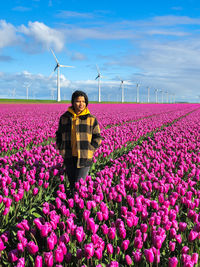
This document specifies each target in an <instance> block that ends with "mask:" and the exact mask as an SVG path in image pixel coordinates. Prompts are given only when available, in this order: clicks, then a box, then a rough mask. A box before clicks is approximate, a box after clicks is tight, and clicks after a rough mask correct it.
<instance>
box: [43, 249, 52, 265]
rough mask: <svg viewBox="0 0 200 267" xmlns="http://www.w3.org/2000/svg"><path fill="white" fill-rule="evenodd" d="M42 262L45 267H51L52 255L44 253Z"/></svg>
mask: <svg viewBox="0 0 200 267" xmlns="http://www.w3.org/2000/svg"><path fill="white" fill-rule="evenodd" d="M44 261H45V264H46V266H47V267H52V266H53V253H52V251H50V252H44Z"/></svg>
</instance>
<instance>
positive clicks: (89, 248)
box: [84, 243, 94, 259]
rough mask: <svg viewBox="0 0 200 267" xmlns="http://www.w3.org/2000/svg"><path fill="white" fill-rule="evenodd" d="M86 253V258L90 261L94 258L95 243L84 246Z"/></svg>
mask: <svg viewBox="0 0 200 267" xmlns="http://www.w3.org/2000/svg"><path fill="white" fill-rule="evenodd" d="M84 251H85V257H86V258H87V259H90V258H91V257H93V255H94V246H93V243H90V244H86V245H85V246H84Z"/></svg>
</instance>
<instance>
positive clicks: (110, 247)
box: [106, 243, 113, 255]
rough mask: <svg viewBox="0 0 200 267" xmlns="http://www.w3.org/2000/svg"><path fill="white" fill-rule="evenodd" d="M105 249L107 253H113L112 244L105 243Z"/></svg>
mask: <svg viewBox="0 0 200 267" xmlns="http://www.w3.org/2000/svg"><path fill="white" fill-rule="evenodd" d="M106 249H107V252H108V254H110V255H111V254H113V246H112V244H110V243H109V244H107V246H106Z"/></svg>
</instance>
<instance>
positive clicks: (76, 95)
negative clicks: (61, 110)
mask: <svg viewBox="0 0 200 267" xmlns="http://www.w3.org/2000/svg"><path fill="white" fill-rule="evenodd" d="M79 96H83V97H84V98H85V103H86V107H87V105H88V96H87V95H86V93H85V92H83V91H79V90H77V91H75V92H74V93H73V94H72V99H71V103H72V106H73V104H74V102H75V99H76V98H77V97H79Z"/></svg>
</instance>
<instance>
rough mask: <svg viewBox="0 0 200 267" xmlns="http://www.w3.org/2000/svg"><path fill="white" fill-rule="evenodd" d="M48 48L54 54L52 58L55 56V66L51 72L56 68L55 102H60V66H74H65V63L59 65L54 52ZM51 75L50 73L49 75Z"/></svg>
mask: <svg viewBox="0 0 200 267" xmlns="http://www.w3.org/2000/svg"><path fill="white" fill-rule="evenodd" d="M50 50H51V53H52V54H53V56H54V58H55V60H56V63H57V64H56V66H55V68H54V71H53V72H55V71H56V69H57V102H60V100H61V99H60V67H61V68H74V66H66V65H61V64H60V63H59V62H58V60H57V58H56V56H55V54H54V52H53V50H52V49H51V48H50ZM50 76H51V75H50Z"/></svg>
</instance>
